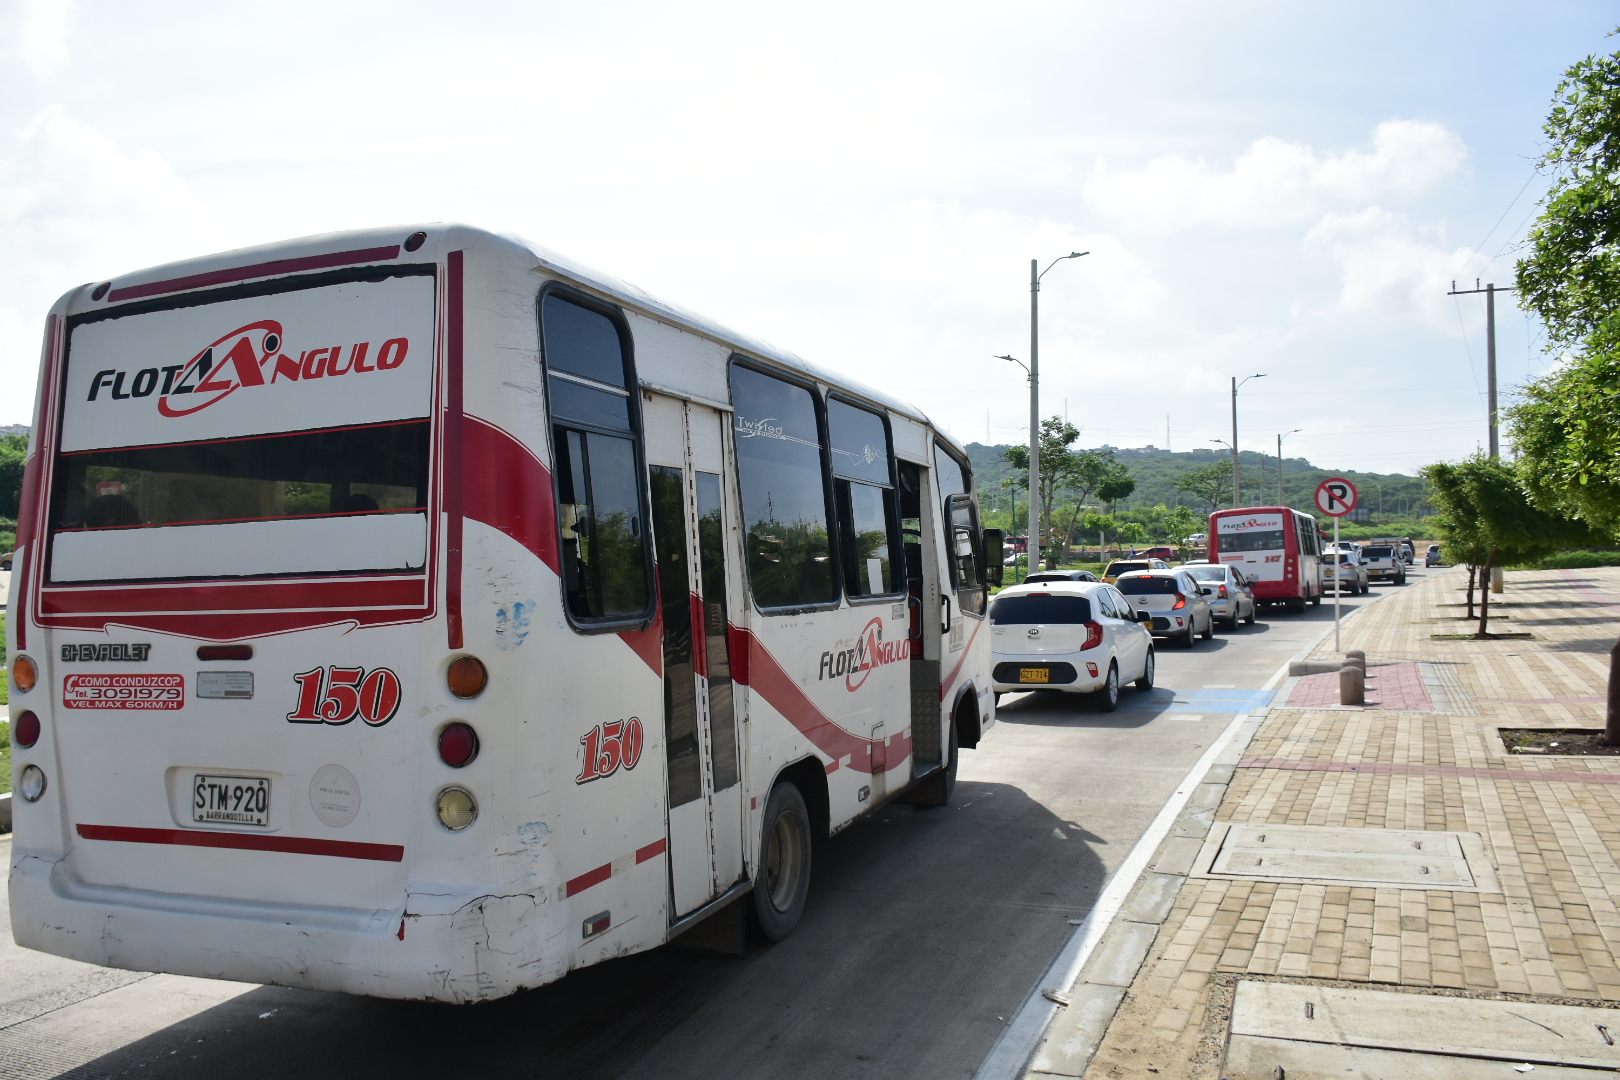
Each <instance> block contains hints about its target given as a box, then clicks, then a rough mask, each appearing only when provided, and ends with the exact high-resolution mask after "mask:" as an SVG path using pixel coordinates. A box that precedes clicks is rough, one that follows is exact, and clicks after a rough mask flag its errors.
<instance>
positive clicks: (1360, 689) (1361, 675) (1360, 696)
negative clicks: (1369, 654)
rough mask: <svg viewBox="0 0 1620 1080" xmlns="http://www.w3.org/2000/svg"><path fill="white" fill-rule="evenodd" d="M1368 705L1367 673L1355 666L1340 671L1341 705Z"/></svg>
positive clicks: (1347, 665) (1346, 666)
mask: <svg viewBox="0 0 1620 1080" xmlns="http://www.w3.org/2000/svg"><path fill="white" fill-rule="evenodd" d="M1366 703H1367V673H1366V672H1364V671H1362V670H1361V669H1360V668H1358V667H1356V666H1355V665H1354V664H1346V665H1345V666H1344V667H1342V668H1340V669H1339V704H1340V705H1365V704H1366Z"/></svg>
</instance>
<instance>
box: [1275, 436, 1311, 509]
mask: <svg viewBox="0 0 1620 1080" xmlns="http://www.w3.org/2000/svg"><path fill="white" fill-rule="evenodd" d="M1304 430H1305V429H1304V428H1295V429H1294V430H1293V431H1285V432H1283V433H1282V434H1281V435H1278V436H1277V505H1278V506H1287V505H1288V504H1287V503H1285V502H1283V489H1282V441H1283V440H1284V439H1286V438H1288V436H1290V435H1298V434H1299V433H1300V432H1301V431H1304Z"/></svg>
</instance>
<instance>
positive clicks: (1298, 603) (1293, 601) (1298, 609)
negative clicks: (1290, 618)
mask: <svg viewBox="0 0 1620 1080" xmlns="http://www.w3.org/2000/svg"><path fill="white" fill-rule="evenodd" d="M1304 611H1305V601H1304V599H1302V598H1301V597H1298V596H1290V597H1289V598H1288V612H1289V614H1291V615H1300V614H1303V613H1304Z"/></svg>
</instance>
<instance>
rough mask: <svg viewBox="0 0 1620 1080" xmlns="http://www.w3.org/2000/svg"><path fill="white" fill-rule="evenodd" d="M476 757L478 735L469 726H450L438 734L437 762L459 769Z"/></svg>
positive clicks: (455, 724) (460, 724)
mask: <svg viewBox="0 0 1620 1080" xmlns="http://www.w3.org/2000/svg"><path fill="white" fill-rule="evenodd" d="M477 756H478V733H477V732H476V731H474V730H473V729H472V727H471V725H468V724H463V723H460V722H459V721H458V722H457V723H454V724H451V725H450V726H449V727H447V728H445V729H444V730H443V731H441V732H439V760H440V761H442V762H444V763H445V764H446V765H448V766H450V767H451V768H452V769H459V768H461V767H462V766H463V765H465V764H467V763H468V762H470V761H471V760H472V759H473V758H475V757H477Z"/></svg>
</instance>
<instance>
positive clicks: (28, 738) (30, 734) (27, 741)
mask: <svg viewBox="0 0 1620 1080" xmlns="http://www.w3.org/2000/svg"><path fill="white" fill-rule="evenodd" d="M11 741H12V742H14V743H16V744H17V745H18V746H20V747H22V748H23V749H24V750H27V749H28V748H29V747H30V746H33V745H34V744H35V743H37V742H39V717H37V716H35V715H34V714H33V712H32V711H31V710H30V711H28V712H24V713H23V714H22V715H21V716H19V717H17V719H16V722H14V723H13V724H12V725H11Z"/></svg>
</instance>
